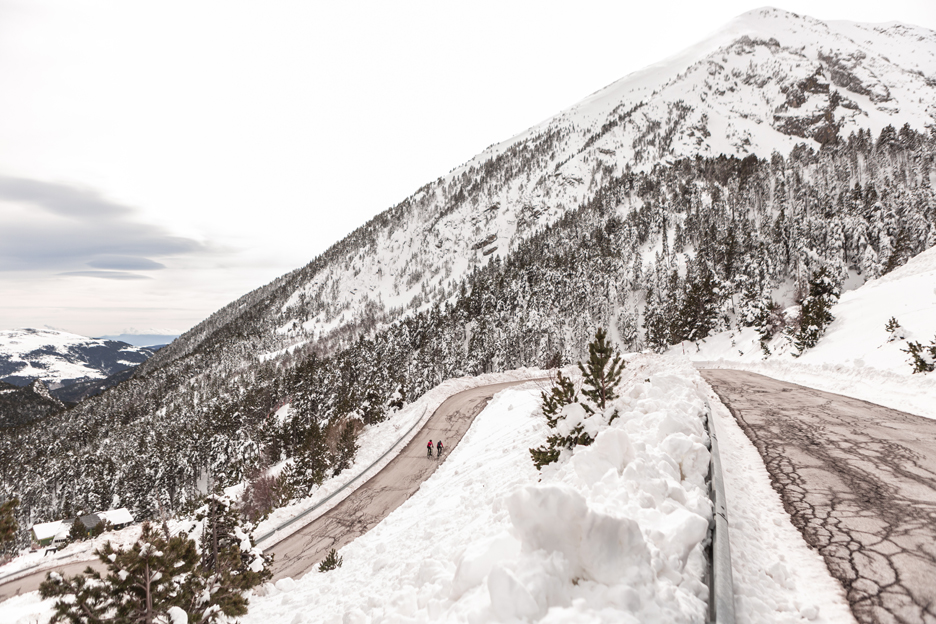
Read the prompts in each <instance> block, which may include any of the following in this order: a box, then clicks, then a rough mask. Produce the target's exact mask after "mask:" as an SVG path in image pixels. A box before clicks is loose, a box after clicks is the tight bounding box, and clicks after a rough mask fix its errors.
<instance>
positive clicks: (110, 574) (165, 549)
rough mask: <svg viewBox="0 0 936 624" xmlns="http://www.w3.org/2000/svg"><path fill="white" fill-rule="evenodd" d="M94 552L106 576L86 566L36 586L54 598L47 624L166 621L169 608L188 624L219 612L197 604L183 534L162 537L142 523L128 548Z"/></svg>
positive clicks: (194, 557) (189, 544)
mask: <svg viewBox="0 0 936 624" xmlns="http://www.w3.org/2000/svg"><path fill="white" fill-rule="evenodd" d="M95 554H96V555H97V556H98V558H99V559H100V560H101V562H102V563H104V564H105V565H106V566H107V574H106V576H101V573H100V572H98V571H97V570H94V569H93V568H91V567H88V568H87V569H86V570H85V572H84V575H77V576H74V577H71V578H66V577H62V576H61V575H59V574H57V573H54V572H53V573H50V574H48V575H47V576H46V580H45V581H43V583H42V584H41V585H40V587H39V593H40V595H41V596H42V597H43V598H58V600H56V602H55V606H54V609H55V615H54V616H53V618H52V621H53V622H69V623H70V624H85V623H89V622H113V623H114V624H137V623H140V624H151V623H153V622H158V621H170V616H169V611H170V609H171V608H172V607H177V608H181V609H182V610H184V611H185V612H186V613H187V615H188V617H189V621H190V622H199V623H207V622H214V621H216V619H217V616H218V615H220V612H221V610H220V608H211V607H210V606H209V605H207V604H205V603H204V602H203V598H204V595H203V592H201V591H199V590H200V589H201V583H200V580H201V577H200V576H199V575H198V574H197V572H196V569H197V566H198V551H197V549H196V547H195V542H193V541H192V540H191V539H189V538H188V537H187V536H185V535H176V536H174V537H171V538H168V539H167V538H166V537H164V536H162V535H160V534H159V533H158V532H157V531H156V530H154V529H153V527H152V526H151V525H150V524H149V523H145V524H144V525H143V530H142V533H141V534H140V539H139V540H137V542H136V543H134V544H133V546H131V547H130V548H129V549H127V550H123V549H119V548H114V546H113V545H112V544H111V543H110V542H107V543H106V544H104V546H102V547H101V548H99V549H98V550H97V551H95Z"/></svg>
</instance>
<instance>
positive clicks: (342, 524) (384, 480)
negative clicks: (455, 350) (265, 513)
mask: <svg viewBox="0 0 936 624" xmlns="http://www.w3.org/2000/svg"><path fill="white" fill-rule="evenodd" d="M531 381H544V380H543V379H540V380H536V379H527V380H521V381H510V382H505V383H499V384H491V385H486V386H479V387H477V388H472V389H469V390H464V391H462V392H459V393H457V394H454V395H452V396H450V397H449V398H448V399H446V400H445V401H444V402H443V403H442V405H440V406H439V407H438V409H436V411H435V412H434V413H433V414H432V416H431V417H430V418H429V420H428V421H427V422H426V424H425V425H423V427H422V429H420V430H419V432H418V433H417V434H416V436H415V437H414V438H413V439H412V440H411V441H410V443H409V444H407V445H406V446H405V447H404V448H403V450H402V451H400V453H399V455H397V456H396V457H395V458H393V459H392V460H391V461H390V463H389V464H387V465H386V466H385V467H384V468H383V469H382V470H381V471H380V472H378V473H377V474H376V475H374V476H373V477H371V478H370V479H369V480H368V481H366V482H365V483H364V484H362V485H361V486H360V487H358V488H357V489H356V490H354V492H353V493H351V495H349V496H348V497H347V498H346V499H345V500H343V501H342V502H340V503H338V504H337V505H336V506H335V507H334V508H332V509H330V510H329V511H327V512H325V513H324V514H323V515H322V516H320V517H319V518H317V519H315V520H313V521H312V522H310V523H309V524H308V525H306V526H305V527H303V528H302V529H299V530H298V531H297V532H295V533H293V534H292V535H290V536H288V537H286V538H284V539H283V540H281V541H279V542H277V543H276V544H273V545H272V546H270V547H268V548H266V549H265V551H266V552H272V553H274V554H275V555H276V557H275V559H274V562H273V575H274V576H273V578H274V580H276V579H280V578H283V577H286V576H290V577H298V576H301V575H302V574H304V573H306V572H308V571H309V570H311V569H313V568H314V567H315V566H317V565H318V563H319V562H320V561H321V560H322V559H324V558H325V555H326V554H327V553H328V551H329V550H330V549H332V548H336V549H337V548H341V547H342V546H344V545H345V544H348V543H349V542H351V541H352V540H354V539H355V538H356V537H358V536H360V535H363V534H364V533H366V532H367V531H368V530H370V529H371V528H372V527H374V526H375V525H376V524H377V523H378V522H380V521H381V520H383V519H384V518H386V517H387V515H389V514H390V512H392V511H393V510H394V509H396V508H397V507H399V506H400V505H402V504H403V503H404V502H405V501H406V500H407V499H408V498H409V497H410V496H412V495H413V494H414V493H415V492H416V491H417V490H418V489H419V486H420V485H421V484H422V482H423V481H425V480H426V479H428V478H429V477H430V476H431V475H432V473H433V472H435V470H436V468H438V467H439V464H440V463H441V462H444V461H445V458H446V457H447V456H448V452H450V451H451V450H452V449H453V448H454V447H455V445H457V444H458V442H459V440H461V439H462V437H463V436H464V435H465V432H466V431H467V430H468V427H469V426H471V423H472V422H473V421H474V419H475V416H477V415H478V414H480V413H481V411H482V410H483V409H484V408H485V406H487V404H488V402H489V401H490V400H491V398H492V397H493V396H494V395H495V394H496V393H498V392H500V391H501V390H504V389H506V388H509V387H511V386H516V385H519V384H523V383H528V382H531ZM430 439H431V440H432V441H433V442H436V441H438V440H440V439H441V440H442V443H443V444H444V445H445V447H446V451H447V452H446V453H443V455H442V459H441V460H437V459H435V458H433V459H428V458H427V457H426V442H428V441H429V440H430ZM88 565H91V566H93V567H95V568H98V569H100V570H101V571H102V572H103V570H104V567H103V565H102V564H101V563H100V562H99V561H98V560H96V559H95V560H93V561H79V562H73V563H69V564H65V565H62V566H55V567H43V568H42V569H41V570H37V571H35V572H32V573H27V574H23V575H20V576H18V577H17V578H14V579H13V580H10V581H8V582H2V581H0V602H2V601H4V600H6V599H7V598H12V597H13V596H18V595H20V594H23V593H27V592H31V591H35V590H37V589H39V584H40V583H41V582H42V581H43V580H45V576H46V574H47V573H48V572H50V571H52V570H56V571H58V572H59V573H61V574H67V575H73V574H78V573H79V572H83V571H84V569H85V568H86V567H87V566H88Z"/></svg>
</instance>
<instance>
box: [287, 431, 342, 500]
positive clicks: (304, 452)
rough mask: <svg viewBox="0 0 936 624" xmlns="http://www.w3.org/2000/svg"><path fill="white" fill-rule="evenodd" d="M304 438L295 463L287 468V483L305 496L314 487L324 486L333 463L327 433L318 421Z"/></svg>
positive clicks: (304, 434) (306, 432) (305, 433)
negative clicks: (323, 482) (326, 438)
mask: <svg viewBox="0 0 936 624" xmlns="http://www.w3.org/2000/svg"><path fill="white" fill-rule="evenodd" d="M302 436H303V439H302V443H301V445H300V446H299V449H298V452H297V453H296V456H295V461H294V463H293V464H292V465H291V466H290V467H289V468H287V471H288V472H287V477H286V481H287V483H288V484H289V486H290V487H292V488H294V489H295V491H296V493H297V494H298V495H300V496H305V495H307V494H308V492H309V490H311V489H312V488H313V487H316V486H318V485H321V484H322V481H324V480H325V477H327V476H328V469H329V468H330V467H331V463H332V462H331V456H330V455H331V454H330V453H329V451H328V445H327V444H326V441H325V433H324V432H323V431H322V427H321V425H319V424H318V421H316V420H314V419H313V420H312V421H311V422H310V423H309V425H308V426H307V428H306V430H305V432H304V433H303V434H302Z"/></svg>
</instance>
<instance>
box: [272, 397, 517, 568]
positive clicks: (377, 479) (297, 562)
mask: <svg viewBox="0 0 936 624" xmlns="http://www.w3.org/2000/svg"><path fill="white" fill-rule="evenodd" d="M529 381H532V380H525V381H512V382H506V383H500V384H494V385H489V386H481V387H478V388H472V389H471V390H465V391H463V392H459V393H458V394H455V395H453V396H451V397H449V398H448V399H446V401H445V402H444V403H442V405H440V406H439V408H438V409H437V410H436V411H435V413H434V414H433V415H432V417H431V418H430V419H429V421H428V422H427V423H426V424H425V425H424V426H423V428H422V430H421V431H420V432H419V433H418V434H417V435H416V437H414V438H413V439H412V440H411V441H410V443H409V444H407V445H406V446H405V447H404V448H403V450H402V451H401V452H400V454H399V455H397V456H396V457H395V458H394V459H393V460H392V461H391V462H390V463H389V464H387V466H386V467H385V468H384V469H383V470H381V471H380V472H379V473H377V474H376V475H374V476H373V477H372V478H371V479H370V480H369V481H367V482H366V483H364V484H363V485H362V486H361V487H359V488H357V489H356V490H355V491H354V493H353V494H351V495H350V496H348V498H346V499H345V500H343V501H342V502H341V503H339V504H338V505H337V506H335V507H334V508H333V509H331V510H330V511H329V512H327V513H326V514H324V515H322V516H321V517H319V518H317V519H316V520H313V521H312V522H310V523H309V524H308V525H306V526H305V527H304V528H302V529H300V530H299V531H297V532H296V533H294V534H292V535H290V536H289V537H287V538H286V539H284V540H282V541H281V542H279V543H277V544H274V545H273V546H271V547H270V548H267V549H266V552H268V553H270V552H272V553H273V554H274V555H276V556H275V558H274V560H273V579H274V580H278V579H281V578H283V577H287V576H288V577H294V578H298V577H299V576H302V574H304V573H305V572H308V571H309V570H311V569H312V568H313V567H314V566H316V565H317V564H318V563H319V562H320V561H321V560H322V559H324V558H325V555H326V554H328V551H329V550H331V549H332V548H335V549H338V548H341V547H342V546H344V545H345V544H347V543H349V542H351V541H352V540H354V538H356V537H358V536H360V535H363V534H364V533H366V532H367V531H368V530H370V529H371V528H372V527H373V526H375V525H376V524H377V523H378V522H380V521H381V520H383V519H384V518H386V517H387V515H389V514H390V512H391V511H393V510H394V509H396V508H397V507H399V506H400V505H401V504H403V502H405V501H406V499H408V498H409V497H410V496H412V495H413V493H414V492H416V490H418V489H419V486H420V485H421V484H422V482H423V481H425V480H426V479H428V478H429V476H430V475H431V474H432V473H433V472H435V470H436V468H437V467H438V465H439V461H444V460H445V457H446V454H445V453H443V455H442V459H441V460H437V459H436V458H435V457H433V459H428V458H427V457H426V443H427V442H428V441H429V440H430V439H431V440H432V441H433V444H434V443H435V442H437V441H439V440H442V443H443V444H444V445H445V447H446V449H448V450H451V449H452V448H454V447H455V445H456V444H457V443H458V441H459V440H461V438H462V436H463V435H465V432H466V431H467V430H468V427H469V426H470V425H471V422H472V421H473V420H474V418H475V416H477V415H478V414H480V413H481V410H483V409H484V407H485V406H486V405H487V403H488V401H490V400H491V397H493V396H494V395H495V394H496V393H498V392H500V391H501V390H503V389H505V388H509V387H511V386H515V385H518V384H521V383H528V382H529Z"/></svg>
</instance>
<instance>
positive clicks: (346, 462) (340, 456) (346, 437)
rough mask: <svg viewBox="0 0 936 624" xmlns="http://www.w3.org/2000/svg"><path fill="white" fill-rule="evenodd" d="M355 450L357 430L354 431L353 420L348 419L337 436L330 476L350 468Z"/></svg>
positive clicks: (356, 448)
mask: <svg viewBox="0 0 936 624" xmlns="http://www.w3.org/2000/svg"><path fill="white" fill-rule="evenodd" d="M357 451H358V443H357V432H356V431H355V426H354V421H353V420H348V421H347V422H346V423H345V424H344V426H343V427H342V428H341V435H340V436H339V437H338V445H337V448H336V449H335V461H334V465H333V467H332V476H337V475H338V474H339V473H340V472H341V471H342V470H346V469H348V468H350V467H351V464H352V463H354V457H355V455H357Z"/></svg>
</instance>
